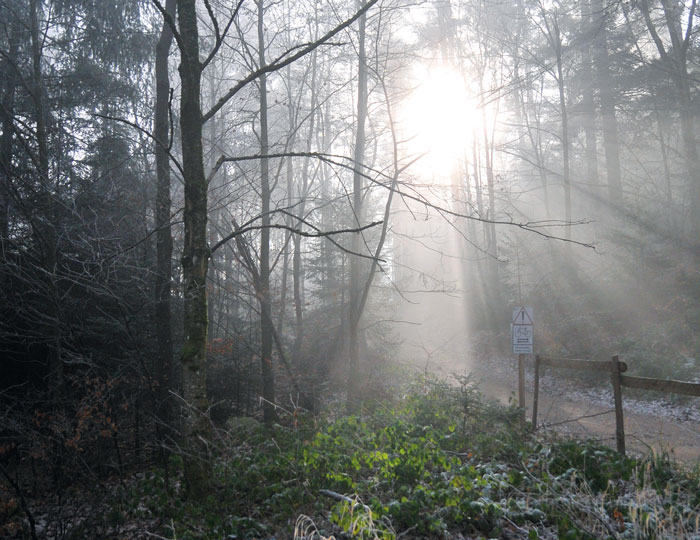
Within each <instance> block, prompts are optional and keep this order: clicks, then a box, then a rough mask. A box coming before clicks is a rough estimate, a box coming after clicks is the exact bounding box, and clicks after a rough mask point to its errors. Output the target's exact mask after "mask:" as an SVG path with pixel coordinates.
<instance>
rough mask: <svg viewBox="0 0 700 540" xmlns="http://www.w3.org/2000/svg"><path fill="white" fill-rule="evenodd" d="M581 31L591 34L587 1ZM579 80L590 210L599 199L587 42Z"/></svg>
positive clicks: (589, 10) (583, 10)
mask: <svg viewBox="0 0 700 540" xmlns="http://www.w3.org/2000/svg"><path fill="white" fill-rule="evenodd" d="M581 26H582V28H581V30H582V34H583V35H584V37H588V36H589V35H591V33H592V29H593V28H592V24H591V6H590V3H589V0H583V2H581ZM581 80H582V81H583V88H582V89H581V94H582V103H581V105H582V109H583V111H582V116H583V121H582V123H583V131H584V136H585V144H586V151H585V156H586V158H585V161H586V182H585V183H586V185H587V186H589V188H588V193H589V196H590V197H591V199H592V200H590V201H588V202H589V203H592V208H597V207H598V204H596V203H597V202H598V201H600V200H604V199H601V195H602V194H601V193H600V189H599V188H600V186H599V181H600V180H599V178H598V142H597V139H596V129H595V102H594V100H593V84H592V81H593V61H592V59H591V47H590V45H589V44H588V42H586V43H584V44H583V50H582V57H581Z"/></svg>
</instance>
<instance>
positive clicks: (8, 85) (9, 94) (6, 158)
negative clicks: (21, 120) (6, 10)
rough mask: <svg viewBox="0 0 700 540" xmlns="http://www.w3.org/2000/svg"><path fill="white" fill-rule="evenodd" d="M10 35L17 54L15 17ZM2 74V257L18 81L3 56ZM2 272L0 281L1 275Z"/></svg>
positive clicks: (13, 52) (13, 53)
mask: <svg viewBox="0 0 700 540" xmlns="http://www.w3.org/2000/svg"><path fill="white" fill-rule="evenodd" d="M9 24H11V25H12V27H11V29H10V32H9V35H10V43H9V50H8V56H9V57H10V58H17V44H18V37H19V36H18V35H17V33H18V32H17V29H18V25H17V23H16V22H15V21H13V22H12V23H9ZM0 75H3V79H4V83H3V85H2V107H0V121H1V123H2V137H0V260H2V259H3V258H4V256H5V242H6V241H7V235H8V233H9V220H10V216H9V211H10V185H11V182H12V155H13V145H14V119H13V117H12V115H13V111H14V100H15V88H16V85H17V74H16V73H15V69H14V66H12V65H11V64H10V62H8V61H6V60H3V61H2V63H0ZM3 275H4V273H2V274H0V285H2V276H3Z"/></svg>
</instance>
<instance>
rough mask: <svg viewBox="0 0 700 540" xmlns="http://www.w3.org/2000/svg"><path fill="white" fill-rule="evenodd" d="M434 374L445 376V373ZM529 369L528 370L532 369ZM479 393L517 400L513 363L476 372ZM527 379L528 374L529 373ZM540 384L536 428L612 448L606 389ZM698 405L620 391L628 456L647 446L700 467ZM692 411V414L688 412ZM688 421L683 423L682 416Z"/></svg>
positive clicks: (553, 381)
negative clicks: (650, 399)
mask: <svg viewBox="0 0 700 540" xmlns="http://www.w3.org/2000/svg"><path fill="white" fill-rule="evenodd" d="M438 371H441V372H444V371H445V370H443V369H438ZM530 371H532V370H530ZM475 375H476V380H477V381H479V389H480V390H481V392H482V393H483V394H484V395H485V396H486V397H487V398H490V399H496V400H498V401H500V402H501V403H504V404H508V403H509V400H516V399H517V369H516V366H515V361H511V360H502V361H500V362H497V363H495V364H493V365H492V364H489V366H488V369H481V370H479V371H477V372H476V373H475ZM528 375H530V376H531V374H530V373H529V372H528ZM542 382H543V383H544V384H542V386H540V403H539V407H538V408H539V412H538V422H537V424H538V429H539V430H550V431H556V432H557V433H559V434H561V435H565V436H570V437H575V438H592V439H596V440H599V441H601V442H602V443H604V444H606V445H608V446H612V447H613V448H614V447H615V413H614V408H613V399H612V394H611V392H610V391H609V390H608V389H607V388H601V389H586V388H582V387H580V385H579V386H578V387H577V385H576V384H575V383H572V382H570V381H566V380H563V379H561V378H559V377H553V376H548V377H545V378H544V380H543V381H542ZM525 386H526V401H527V416H528V419H530V418H531V415H532V397H533V396H532V388H533V384H532V380H531V378H530V380H526V385H525ZM698 405H700V404H698V403H697V402H696V403H692V404H691V405H688V406H686V408H683V409H680V410H679V409H678V407H674V406H673V405H671V404H664V403H662V402H660V401H658V400H657V401H653V402H642V401H639V400H633V399H630V398H628V399H626V398H625V397H624V393H623V409H624V418H625V443H626V447H627V450H628V452H630V453H646V452H648V450H649V449H650V448H654V449H655V450H656V451H658V452H661V451H667V452H669V453H671V454H672V456H673V457H674V458H675V459H676V460H678V461H680V462H683V463H685V464H687V465H691V466H692V465H695V464H698V463H700V422H698V414H696V413H697V412H698V411H697V409H698ZM687 411H690V413H691V414H687ZM684 416H685V417H687V419H684V418H683V417H684Z"/></svg>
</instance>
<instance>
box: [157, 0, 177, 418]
mask: <svg viewBox="0 0 700 540" xmlns="http://www.w3.org/2000/svg"><path fill="white" fill-rule="evenodd" d="M165 10H166V11H167V12H168V13H169V14H170V16H171V17H173V18H174V17H175V0H167V2H166V4H165ZM172 40H173V33H172V30H171V28H170V26H169V25H168V24H167V23H166V22H163V27H162V30H161V34H160V39H159V40H158V44H157V45H156V66H155V70H156V103H155V118H154V121H153V123H154V135H155V138H156V142H155V145H154V147H155V155H156V205H155V206H156V208H155V217H156V228H157V232H156V272H155V283H154V288H155V295H156V297H155V314H156V340H157V342H158V353H157V354H158V356H157V358H156V370H155V374H156V382H157V384H158V391H157V394H156V399H157V404H156V414H157V416H158V419H159V421H160V422H161V424H162V426H163V427H167V426H170V424H171V421H172V411H171V405H170V403H169V402H168V399H169V395H170V390H171V389H172V388H173V386H172V383H173V374H172V359H173V341H172V318H171V312H170V296H171V280H172V262H171V261H172V254H173V237H172V231H171V227H170V206H171V202H170V163H169V161H168V149H167V148H166V146H167V145H168V143H169V139H170V120H169V114H168V113H169V98H170V78H169V74H168V59H169V57H170V46H171V44H172Z"/></svg>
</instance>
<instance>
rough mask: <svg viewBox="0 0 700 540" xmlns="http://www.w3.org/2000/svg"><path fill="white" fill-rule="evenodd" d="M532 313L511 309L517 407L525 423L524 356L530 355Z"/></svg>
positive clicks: (530, 309)
mask: <svg viewBox="0 0 700 540" xmlns="http://www.w3.org/2000/svg"><path fill="white" fill-rule="evenodd" d="M533 315H534V312H533V310H532V308H531V307H516V308H513V319H512V324H511V333H512V344H513V354H517V355H518V406H519V407H520V409H521V410H522V415H523V422H524V421H525V418H526V415H525V406H526V405H525V355H526V354H532V352H533V342H534V334H535V333H534V331H533V322H534V318H533Z"/></svg>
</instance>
